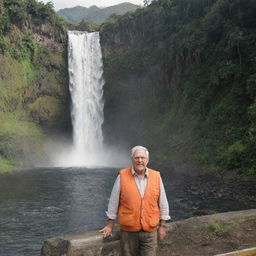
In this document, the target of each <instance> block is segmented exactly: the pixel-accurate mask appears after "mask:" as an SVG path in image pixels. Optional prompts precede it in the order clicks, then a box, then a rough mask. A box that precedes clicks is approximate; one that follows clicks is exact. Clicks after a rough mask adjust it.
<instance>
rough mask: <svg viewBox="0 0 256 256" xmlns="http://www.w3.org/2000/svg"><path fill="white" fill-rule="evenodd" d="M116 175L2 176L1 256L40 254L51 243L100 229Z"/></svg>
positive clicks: (42, 172) (73, 171)
mask: <svg viewBox="0 0 256 256" xmlns="http://www.w3.org/2000/svg"><path fill="white" fill-rule="evenodd" d="M116 171H117V170H115V169H113V168H111V169H109V168H98V169H86V168H67V169H59V168H58V169H56V168H55V169H34V170H28V171H19V172H13V173H11V174H7V175H0V255H1V256H20V255H24V256H32V255H33V256H36V255H40V248H41V246H42V243H43V241H44V240H45V239H47V238H51V237H54V236H59V235H63V234H68V233H73V232H83V231H87V230H91V229H98V228H100V227H101V226H102V225H103V223H104V222H105V220H106V217H105V210H106V206H107V203H108V197H109V194H110V192H111V189H112V185H113V182H114V179H115V176H116V173H117V172H116Z"/></svg>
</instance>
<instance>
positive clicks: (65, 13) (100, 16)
mask: <svg viewBox="0 0 256 256" xmlns="http://www.w3.org/2000/svg"><path fill="white" fill-rule="evenodd" d="M137 8H139V6H138V5H135V4H131V3H121V4H117V5H113V6H109V7H105V8H99V7H97V6H96V5H93V6H91V7H89V8H87V7H83V6H76V7H73V8H65V9H61V10H59V11H58V14H59V15H61V16H62V17H64V18H65V19H67V20H69V21H71V22H75V23H80V22H82V21H84V22H95V23H97V24H101V23H103V22H104V21H106V19H107V18H108V17H109V16H110V15H113V14H114V15H122V14H125V13H126V12H129V11H134V10H136V9H137Z"/></svg>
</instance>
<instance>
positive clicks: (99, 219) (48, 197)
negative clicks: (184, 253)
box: [0, 168, 255, 256]
mask: <svg viewBox="0 0 256 256" xmlns="http://www.w3.org/2000/svg"><path fill="white" fill-rule="evenodd" d="M116 175H117V169H115V168H94V169H87V168H40V169H33V170H27V171H19V172H13V173H10V174H5V175H0V256H38V255H40V248H41V246H42V244H43V241H44V240H46V239H48V238H52V237H55V236H60V235H64V234H70V233H79V232H84V231H88V230H94V229H99V228H101V227H103V225H104V224H105V223H106V215H105V211H106V209H107V204H108V198H109V196H110V193H111V189H112V185H113V183H114V180H115V178H116ZM162 177H163V181H164V185H165V188H166V193H167V197H168V201H169V204H170V214H171V216H172V219H173V220H179V219H183V218H187V217H190V216H193V215H195V214H194V213H195V211H197V209H205V208H206V209H209V210H214V211H230V210H239V209H248V208H251V207H252V206H253V205H255V203H254V202H251V203H250V204H245V203H244V202H243V201H242V202H240V203H239V202H238V201H236V202H234V199H233V200H230V199H229V198H227V197H226V198H219V199H218V198H217V199H216V198H215V197H212V198H211V197H210V196H209V193H208V194H205V192H204V191H205V188H204V189H203V191H201V192H200V193H198V192H197V191H199V189H198V188H201V184H202V185H203V183H205V184H207V183H208V180H206V181H204V180H202V181H198V178H196V179H195V180H196V182H197V183H199V184H197V187H196V188H195V189H194V188H193V186H194V185H193V186H192V185H188V184H190V183H191V180H192V178H191V177H189V176H188V175H178V176H177V175H174V174H171V172H168V173H162ZM225 186H226V185H225ZM214 187H216V184H215V185H214ZM193 189H194V190H195V191H194V192H193ZM239 193H240V191H239Z"/></svg>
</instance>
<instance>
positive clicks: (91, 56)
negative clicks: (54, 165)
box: [68, 31, 104, 166]
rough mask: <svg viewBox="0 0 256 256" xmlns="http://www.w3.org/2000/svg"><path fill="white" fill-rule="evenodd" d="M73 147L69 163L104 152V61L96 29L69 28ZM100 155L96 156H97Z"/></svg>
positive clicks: (86, 162)
mask: <svg viewBox="0 0 256 256" xmlns="http://www.w3.org/2000/svg"><path fill="white" fill-rule="evenodd" d="M68 39H69V45H68V65H69V84H70V85H69V88H70V92H71V98H72V110H71V116H72V124H73V149H72V151H71V156H70V161H69V163H70V165H73V166H85V165H95V164H97V160H96V158H98V157H99V156H100V155H101V153H102V152H103V136H102V129H101V126H102V123H103V121H104V118H103V107H104V102H103V99H102V97H103V85H104V80H103V64H102V53H101V47H100V38H99V33H98V32H93V33H88V32H80V31H69V32H68ZM98 159H99V158H98Z"/></svg>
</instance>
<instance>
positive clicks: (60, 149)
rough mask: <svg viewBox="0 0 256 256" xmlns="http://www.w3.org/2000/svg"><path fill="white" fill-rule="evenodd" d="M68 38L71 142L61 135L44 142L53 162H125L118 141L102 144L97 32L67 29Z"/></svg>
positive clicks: (125, 157) (55, 164) (114, 164)
mask: <svg viewBox="0 0 256 256" xmlns="http://www.w3.org/2000/svg"><path fill="white" fill-rule="evenodd" d="M68 39H69V40H68V42H69V45H68V64H69V88H70V93H71V98H72V109H71V117H72V124H73V144H72V145H70V144H69V143H67V142H65V141H63V140H62V139H61V137H60V140H55V141H51V142H48V143H47V147H48V148H49V150H48V151H49V154H50V155H51V158H52V159H53V160H52V161H53V165H54V166H56V167H57V166H58V167H72V166H86V167H93V166H105V167H106V166H111V167H113V166H116V167H117V166H118V167H120V166H121V167H123V166H127V164H129V161H128V160H129V158H128V157H127V151H125V150H124V149H123V148H121V147H120V146H117V145H111V146H110V145H108V147H107V148H104V147H103V136H102V129H101V126H102V123H103V121H104V119H103V107H104V103H103V99H102V96H103V85H104V80H103V76H102V75H103V64H102V54H101V47H100V40H99V33H98V32H94V33H88V32H80V31H69V32H68Z"/></svg>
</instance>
